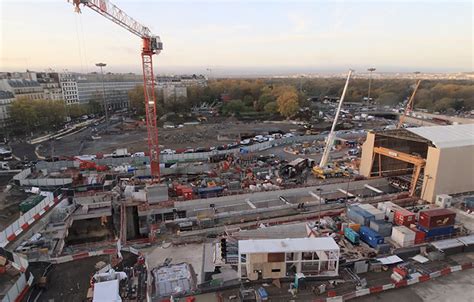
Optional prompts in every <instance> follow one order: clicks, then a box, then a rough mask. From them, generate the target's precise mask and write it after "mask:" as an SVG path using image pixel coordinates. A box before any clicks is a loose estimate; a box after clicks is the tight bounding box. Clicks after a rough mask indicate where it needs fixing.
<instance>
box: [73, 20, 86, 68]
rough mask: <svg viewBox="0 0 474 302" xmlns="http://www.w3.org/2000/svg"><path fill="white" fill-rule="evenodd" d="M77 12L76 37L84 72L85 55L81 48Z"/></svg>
mask: <svg viewBox="0 0 474 302" xmlns="http://www.w3.org/2000/svg"><path fill="white" fill-rule="evenodd" d="M77 18H78V16H77V14H76V16H75V20H74V21H75V22H74V23H75V26H76V39H77V46H78V51H79V62H80V64H81V72H82V73H84V64H83V61H82V59H83V57H82V50H81V39H80V36H79V26H78V21H77Z"/></svg>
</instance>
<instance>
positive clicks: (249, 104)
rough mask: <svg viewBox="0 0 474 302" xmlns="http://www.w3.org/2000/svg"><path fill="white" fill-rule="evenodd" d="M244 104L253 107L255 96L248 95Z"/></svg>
mask: <svg viewBox="0 0 474 302" xmlns="http://www.w3.org/2000/svg"><path fill="white" fill-rule="evenodd" d="M243 102H244V105H245V106H250V107H253V96H251V95H249V94H247V95H246V96H244V99H243Z"/></svg>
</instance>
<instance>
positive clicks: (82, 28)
mask: <svg viewBox="0 0 474 302" xmlns="http://www.w3.org/2000/svg"><path fill="white" fill-rule="evenodd" d="M78 15H79V25H80V27H81V37H80V38H81V40H82V53H83V54H84V62H85V64H86V72H87V73H89V61H88V60H87V47H86V39H85V38H84V26H82V14H78Z"/></svg>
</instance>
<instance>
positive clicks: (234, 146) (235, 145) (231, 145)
mask: <svg viewBox="0 0 474 302" xmlns="http://www.w3.org/2000/svg"><path fill="white" fill-rule="evenodd" d="M239 145H240V144H239V143H237V142H235V143H230V144H228V145H227V146H228V148H229V149H233V148H237V147H238V146H239Z"/></svg>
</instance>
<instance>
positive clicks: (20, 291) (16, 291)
mask: <svg viewBox="0 0 474 302" xmlns="http://www.w3.org/2000/svg"><path fill="white" fill-rule="evenodd" d="M33 280H34V277H33V275H32V274H28V278H27V275H26V274H21V275H20V277H19V278H18V280H16V282H15V283H14V284H13V285H12V286H11V287H10V289H9V290H8V292H7V293H6V294H5V296H4V297H3V299H2V302H16V301H21V300H22V297H24V295H25V294H26V292H27V291H28V289H29V288H30V287H31V285H32V284H33Z"/></svg>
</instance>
